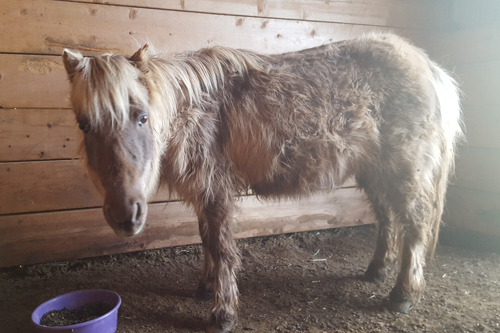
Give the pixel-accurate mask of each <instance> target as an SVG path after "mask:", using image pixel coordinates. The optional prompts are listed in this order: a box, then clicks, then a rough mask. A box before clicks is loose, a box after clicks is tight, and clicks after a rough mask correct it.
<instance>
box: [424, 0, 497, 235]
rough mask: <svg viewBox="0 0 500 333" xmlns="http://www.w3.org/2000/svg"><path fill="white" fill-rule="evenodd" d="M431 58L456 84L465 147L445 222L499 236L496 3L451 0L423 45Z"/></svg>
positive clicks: (452, 225)
mask: <svg viewBox="0 0 500 333" xmlns="http://www.w3.org/2000/svg"><path fill="white" fill-rule="evenodd" d="M428 42H429V47H428V49H429V51H430V54H431V55H432V56H433V57H434V58H437V59H439V61H440V62H441V63H443V64H444V66H445V67H446V68H448V69H449V70H450V71H452V72H453V73H454V74H455V76H456V77H457V78H458V81H459V82H460V83H461V88H462V92H463V112H464V119H465V127H466V136H467V142H463V143H462V146H461V147H460V150H459V157H458V160H457V165H456V178H455V180H454V181H453V184H452V186H451V187H450V189H449V193H448V203H447V215H446V216H445V217H444V222H445V223H446V224H447V225H448V227H450V228H451V229H453V228H455V229H463V230H472V231H476V232H479V233H481V234H483V235H489V236H493V237H495V238H496V239H498V237H500V94H499V92H500V90H499V89H500V84H499V78H500V2H499V1H496V0H482V1H473V0H454V1H453V10H452V21H451V25H450V27H449V28H448V29H447V30H446V31H444V32H441V33H438V34H434V35H433V36H431V37H430V39H429V40H428Z"/></svg>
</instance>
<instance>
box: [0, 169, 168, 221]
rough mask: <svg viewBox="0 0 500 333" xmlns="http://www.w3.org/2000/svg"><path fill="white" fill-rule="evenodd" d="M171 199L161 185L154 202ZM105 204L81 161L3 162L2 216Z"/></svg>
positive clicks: (0, 173)
mask: <svg viewBox="0 0 500 333" xmlns="http://www.w3.org/2000/svg"><path fill="white" fill-rule="evenodd" d="M169 199H170V197H169V194H168V191H167V190H166V189H163V188H162V189H160V190H159V191H158V193H157V194H156V195H154V196H153V198H152V201H166V200H169ZM102 203H103V199H102V198H101V196H100V195H99V193H98V192H97V190H96V189H95V188H94V185H93V184H92V182H91V181H90V179H89V177H88V174H87V172H86V170H85V167H84V164H83V162H82V161H80V160H68V161H41V162H14V163H0V215H3V214H15V213H26V212H42V211H54V210H61V209H76V208H86V207H99V206H101V205H102Z"/></svg>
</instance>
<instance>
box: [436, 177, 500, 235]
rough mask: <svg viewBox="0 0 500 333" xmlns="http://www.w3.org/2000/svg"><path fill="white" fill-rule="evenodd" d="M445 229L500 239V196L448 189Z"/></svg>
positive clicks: (463, 189)
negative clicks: (465, 231)
mask: <svg viewBox="0 0 500 333" xmlns="http://www.w3.org/2000/svg"><path fill="white" fill-rule="evenodd" d="M443 221H444V223H445V227H446V226H449V227H450V228H458V229H462V230H472V231H475V232H479V233H482V234H484V235H489V236H490V237H497V238H498V237H500V194H499V193H494V192H487V191H478V190H473V189H467V188H459V187H455V186H451V187H450V188H449V189H448V195H447V203H446V210H445V215H444V216H443Z"/></svg>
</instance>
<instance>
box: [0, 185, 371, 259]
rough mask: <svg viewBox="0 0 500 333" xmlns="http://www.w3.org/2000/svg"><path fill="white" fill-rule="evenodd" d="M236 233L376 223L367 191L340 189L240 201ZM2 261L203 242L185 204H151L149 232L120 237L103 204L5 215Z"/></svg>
mask: <svg viewBox="0 0 500 333" xmlns="http://www.w3.org/2000/svg"><path fill="white" fill-rule="evenodd" d="M239 207H240V208H239V210H238V211H237V214H236V219H235V225H234V231H235V234H236V237H238V238H242V237H255V236H263V235H271V234H279V233H289V232H298V231H306V230H317V229H318V230H319V229H329V228H335V227H342V226H349V225H361V224H368V223H374V221H375V220H374V217H373V214H372V212H371V209H370V207H369V205H368V204H367V203H366V200H365V196H364V194H363V193H362V192H360V191H357V190H355V189H341V190H337V191H334V192H331V193H328V194H317V195H315V196H312V197H310V198H308V199H303V200H301V201H289V200H284V201H281V202H280V203H261V202H259V201H258V200H257V199H256V198H255V197H245V198H243V199H241V201H240V202H239ZM0 234H1V235H2V237H1V238H0V266H1V267H7V266H13V265H26V264H34V263H39V262H48V261H54V260H69V259H77V258H84V257H90V256H99V255H106V254H114V253H122V252H131V251H138V250H143V249H156V248H161V247H166V246H177V245H185V244H192V243H199V242H200V238H199V236H198V224H197V221H196V217H195V216H194V214H193V213H192V211H191V210H190V209H189V208H187V207H185V206H183V205H182V204H181V203H179V202H176V203H168V204H165V203H160V204H150V207H149V215H148V222H147V224H146V227H145V229H144V231H143V232H142V233H141V234H140V235H138V236H135V237H130V238H119V237H117V236H116V235H115V234H114V233H113V231H112V229H111V228H110V227H109V226H108V225H107V224H106V222H105V221H104V217H103V216H102V213H101V210H100V209H87V210H72V211H64V212H51V213H37V214H22V215H12V216H0Z"/></svg>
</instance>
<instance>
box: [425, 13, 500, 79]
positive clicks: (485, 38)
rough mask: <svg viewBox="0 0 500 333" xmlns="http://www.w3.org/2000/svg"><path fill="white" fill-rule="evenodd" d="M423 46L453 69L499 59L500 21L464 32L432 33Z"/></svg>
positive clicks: (432, 55) (464, 30)
mask: <svg viewBox="0 0 500 333" xmlns="http://www.w3.org/2000/svg"><path fill="white" fill-rule="evenodd" d="M422 46H423V47H425V48H426V49H427V51H428V52H429V54H430V56H431V57H432V58H434V59H436V60H437V61H438V62H439V63H441V64H443V65H444V66H445V67H446V68H448V69H450V70H453V68H454V66H455V65H458V64H464V63H473V62H484V61H493V60H498V59H500V22H499V21H496V22H490V23H489V24H486V25H482V26H478V27H474V28H470V29H463V30H445V31H442V32H435V33H432V34H429V36H428V39H427V41H424V43H423V45H422Z"/></svg>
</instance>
